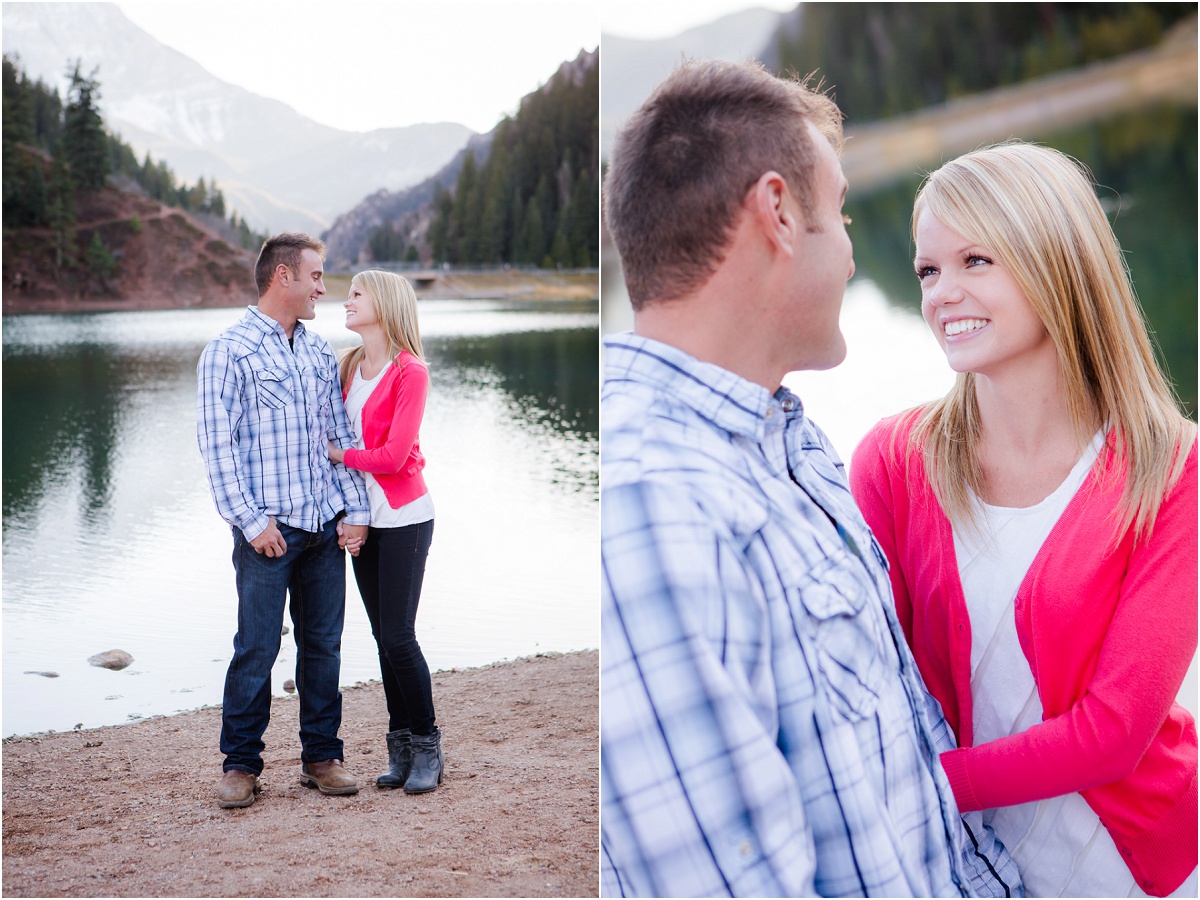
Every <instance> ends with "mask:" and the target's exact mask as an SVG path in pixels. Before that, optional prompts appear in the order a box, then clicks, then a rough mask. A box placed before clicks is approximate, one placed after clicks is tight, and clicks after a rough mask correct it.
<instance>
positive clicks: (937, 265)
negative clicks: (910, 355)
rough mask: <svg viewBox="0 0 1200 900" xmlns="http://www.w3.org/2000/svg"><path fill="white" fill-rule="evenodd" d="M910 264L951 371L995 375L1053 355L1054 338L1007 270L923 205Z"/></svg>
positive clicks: (923, 308)
mask: <svg viewBox="0 0 1200 900" xmlns="http://www.w3.org/2000/svg"><path fill="white" fill-rule="evenodd" d="M914 265H915V267H916V271H917V278H918V279H919V280H920V282H921V313H922V315H924V317H925V322H926V323H927V324H928V325H929V327H930V329H931V330H932V331H933V334H934V337H936V338H937V340H938V343H939V344H941V345H942V350H943V351H944V352H945V354H946V360H947V362H949V363H950V368H952V369H953V370H954V371H956V372H976V373H978V374H981V375H985V376H994V375H997V374H1000V373H1001V372H1002V371H1004V370H1006V369H1009V368H1012V367H1013V366H1014V365H1018V366H1021V367H1024V366H1026V365H1029V364H1031V363H1033V362H1034V361H1035V360H1037V361H1038V362H1041V363H1044V362H1046V361H1047V360H1046V359H1045V357H1047V356H1048V357H1049V358H1050V360H1053V358H1054V357H1055V348H1054V342H1053V341H1052V340H1051V338H1050V334H1049V333H1048V332H1047V331H1046V328H1045V326H1044V325H1043V324H1042V322H1041V319H1039V318H1038V315H1037V313H1036V312H1035V311H1034V309H1033V306H1032V305H1031V304H1030V303H1029V300H1028V299H1026V297H1025V294H1024V292H1022V290H1021V288H1020V286H1019V285H1018V284H1017V282H1016V279H1014V278H1013V276H1012V274H1011V273H1010V272H1009V271H1008V270H1007V269H1005V268H1004V266H1003V265H1001V264H1000V263H999V262H998V261H997V259H996V255H995V254H994V253H993V252H992V251H991V250H990V249H989V248H987V247H985V246H983V245H982V244H976V243H974V242H973V241H971V240H969V239H967V238H965V237H963V236H962V235H961V234H958V233H957V232H955V231H952V230H951V229H950V228H948V227H947V226H946V225H945V224H943V223H942V222H941V220H939V219H938V218H937V217H936V216H934V215H933V214H932V213H930V212H929V211H928V210H926V211H925V212H923V213H921V217H920V219H919V220H918V221H917V256H916V260H915V261H914Z"/></svg>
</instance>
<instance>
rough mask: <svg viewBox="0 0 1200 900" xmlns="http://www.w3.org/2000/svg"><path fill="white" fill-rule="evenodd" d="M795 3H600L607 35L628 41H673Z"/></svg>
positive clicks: (679, 0) (692, 0) (734, 0)
mask: <svg viewBox="0 0 1200 900" xmlns="http://www.w3.org/2000/svg"><path fill="white" fill-rule="evenodd" d="M798 5H799V4H798V3H797V2H796V0H759V2H753V0H751V2H747V0H600V25H601V27H602V28H603V30H604V33H605V34H612V35H616V36H618V37H627V38H642V39H653V38H664V37H672V36H674V35H676V34H679V33H680V32H681V31H687V30H688V29H689V28H695V27H696V26H697V25H705V24H707V23H709V22H712V21H713V20H714V19H719V18H721V16H723V15H726V14H727V13H731V12H736V11H738V10H740V9H751V8H755V7H764V8H766V9H776V10H780V11H783V10H788V9H795V8H796V6H798Z"/></svg>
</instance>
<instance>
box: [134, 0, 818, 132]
mask: <svg viewBox="0 0 1200 900" xmlns="http://www.w3.org/2000/svg"><path fill="white" fill-rule="evenodd" d="M117 5H118V6H119V7H120V8H121V11H122V12H124V13H125V15H126V16H128V17H129V18H130V19H131V20H132V21H133V22H134V23H136V24H137V25H138V26H139V27H141V28H142V29H143V30H145V31H147V32H149V33H150V34H151V35H153V36H154V37H155V38H157V39H158V40H159V41H161V42H162V43H164V44H166V45H167V46H169V47H173V48H174V49H176V50H178V51H180V52H181V53H184V54H185V55H187V56H189V57H191V58H192V59H194V60H196V62H198V63H200V64H201V65H202V66H204V67H205V68H206V69H208V70H209V71H210V72H212V74H214V75H216V76H217V77H218V78H221V79H222V80H224V81H228V82H231V83H233V84H236V85H238V86H239V87H243V88H246V89H247V90H250V91H253V92H254V93H256V94H261V95H263V96H266V97H271V98H273V99H276V100H282V101H283V102H284V103H287V104H288V105H289V106H291V107H293V108H294V109H296V110H297V111H299V112H301V113H303V114H304V115H306V116H308V117H309V118H311V119H315V120H316V121H318V122H321V123H323V124H325V125H330V126H333V127H335V128H342V129H345V130H348V131H370V130H371V129H374V128H388V127H397V126H401V125H413V124H416V123H419V122H461V123H462V124H464V125H466V126H468V127H469V128H472V129H474V130H475V131H480V132H484V131H490V130H491V129H492V127H493V126H495V124H496V123H497V122H499V121H500V119H501V118H503V117H504V116H505V115H506V114H512V113H514V112H515V111H516V108H517V103H518V102H519V101H520V99H521V97H523V96H525V95H526V94H528V93H529V92H530V91H533V90H536V89H537V88H538V87H539V86H540V85H542V84H544V83H545V82H546V80H547V79H548V78H549V77H550V76H551V75H552V74H553V73H554V70H555V69H556V68H558V65H559V64H560V63H562V62H563V61H564V60H567V59H574V58H575V56H576V54H577V53H578V52H579V51H580V49H587V50H593V49H595V48H596V46H597V44H599V42H600V32H601V29H603V30H604V31H605V32H606V33H610V34H614V35H619V36H621V37H635V38H661V37H669V36H671V35H675V34H678V33H680V32H681V31H686V30H687V29H689V28H692V27H695V26H696V25H702V24H705V23H706V22H711V21H713V20H714V19H717V18H720V17H721V16H723V15H725V14H726V13H729V12H733V11H735V10H739V9H746V8H748V7H750V6H766V7H769V8H772V9H790V8H792V7H794V6H795V5H796V4H795V2H794V0H762V2H758V3H754V2H751V3H747V2H746V0H686V2H678V0H635V2H626V0H503V2H501V0H471V2H465V0H440V2H436V3H435V2H431V0H421V2H414V0H390V2H363V0H341V2H339V3H328V2H305V0H297V2H280V0H242V2H234V3H231V2H228V0H216V2H197V0H172V2H169V3H168V2H163V0H118V3H117ZM397 101H399V102H397Z"/></svg>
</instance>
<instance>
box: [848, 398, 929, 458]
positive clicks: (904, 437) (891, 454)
mask: <svg viewBox="0 0 1200 900" xmlns="http://www.w3.org/2000/svg"><path fill="white" fill-rule="evenodd" d="M924 411H925V407H923V406H918V407H914V408H913V409H907V410H905V411H904V412H901V413H896V414H895V415H893V416H888V417H887V418H884V419H880V420H879V421H878V422H876V423H875V424H874V425H873V426H872V427H871V429H870V430H869V431H868V432H867V433H866V435H865V436H864V437H863V439H862V441H861V442H859V445H858V447H857V448H856V449H855V451H854V456H855V458H858V457H859V456H860V455H870V456H874V457H885V458H888V459H893V458H895V459H899V458H902V457H904V456H907V455H908V453H909V442H910V438H911V437H912V432H913V429H914V428H915V427H916V424H917V420H918V419H919V418H920V417H921V414H922V413H923V412H924Z"/></svg>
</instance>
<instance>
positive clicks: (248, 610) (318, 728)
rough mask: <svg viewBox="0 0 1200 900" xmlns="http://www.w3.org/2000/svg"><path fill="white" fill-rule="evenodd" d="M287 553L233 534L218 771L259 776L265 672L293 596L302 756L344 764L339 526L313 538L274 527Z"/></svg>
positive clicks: (267, 685) (266, 701)
mask: <svg viewBox="0 0 1200 900" xmlns="http://www.w3.org/2000/svg"><path fill="white" fill-rule="evenodd" d="M279 531H280V533H281V534H282V535H283V539H284V541H285V542H286V543H287V548H288V550H287V553H285V554H284V555H283V556H277V557H274V558H272V557H269V556H266V555H265V554H261V553H258V552H256V551H255V549H254V547H253V546H251V544H250V542H249V541H248V540H246V538H245V535H243V534H242V531H241V529H240V528H234V529H233V569H234V572H235V574H236V576H237V591H238V630H237V634H236V635H234V638H233V659H232V660H230V663H229V671H228V673H226V675H225V698H224V701H223V706H222V715H221V752H222V753H224V754H225V763H224V769H225V770H226V771H228V770H229V769H241V770H242V771H245V772H252V773H254V774H255V775H258V774H259V773H261V772H262V770H263V761H262V751H263V747H264V746H265V745H264V744H263V740H262V736H263V732H264V731H266V730H267V723H268V722H269V721H270V719H271V667H272V666H273V665H274V664H275V659H276V657H278V656H279V642H280V633H281V632H282V630H283V607H284V601H285V598H286V597H287V595H288V593H289V592H290V594H291V604H290V606H291V614H292V632H293V634H294V635H295V639H296V692H297V693H298V694H299V695H300V746H301V756H300V758H301V759H302V760H303V761H304V762H320V761H321V760H323V759H342V741H341V739H340V738H338V729H339V728H340V727H341V724H342V694H341V691H339V690H338V681H339V676H340V674H341V664H342V655H341V654H342V624H343V622H344V620H345V615H346V557H345V553H344V551H343V550H342V549H341V548H340V547H339V546H338V536H337V526H336V523H335V522H333V521H330V522H326V523H325V525H324V526H323V527H322V529H321V531H320V532H319V533H313V532H311V531H301V530H300V529H299V528H292V527H291V526H290V525H284V524H283V523H282V522H281V523H279Z"/></svg>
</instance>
